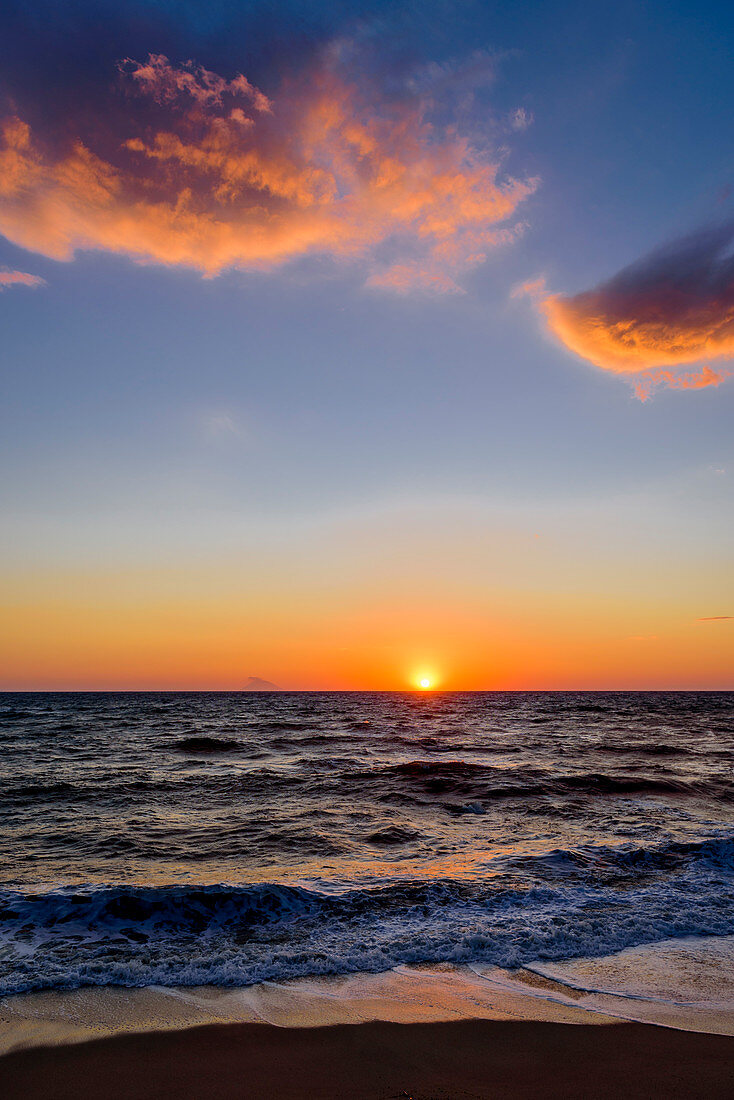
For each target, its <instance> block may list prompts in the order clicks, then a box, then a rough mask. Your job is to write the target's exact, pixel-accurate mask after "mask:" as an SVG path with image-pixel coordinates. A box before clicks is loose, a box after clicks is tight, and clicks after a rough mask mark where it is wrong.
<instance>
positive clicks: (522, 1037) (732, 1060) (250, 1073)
mask: <svg viewBox="0 0 734 1100" xmlns="http://www.w3.org/2000/svg"><path fill="white" fill-rule="evenodd" d="M0 1075H1V1079H2V1081H3V1086H2V1087H3V1095H4V1096H5V1097H6V1098H7V1100H21V1098H23V1100H36V1098H38V1100H41V1098H44V1100H67V1098H68V1100H80V1098H84V1097H89V1098H94V1097H100V1098H101V1097H105V1098H106V1100H117V1098H119V1100H129V1098H130V1097H136V1098H139V1100H144V1098H148V1097H150V1098H151V1100H152V1098H153V1097H203V1096H206V1097H210V1098H211V1100H218V1098H222V1100H225V1098H227V1100H228V1098H231V1097H247V1096H252V1097H263V1098H266V1097H273V1098H276V1097H277V1098H278V1100H288V1098H291V1097H292V1098H293V1100H296V1098H299V1100H302V1098H307V1097H308V1098H310V1097H313V1098H314V1100H316V1098H324V1100H326V1098H334V1097H352V1098H354V1100H362V1098H364V1100H372V1098H375V1100H377V1098H385V1100H387V1098H389V1097H413V1098H415V1100H428V1098H429V1097H430V1098H434V1097H435V1098H438V1097H441V1098H444V1097H446V1098H456V1100H459V1098H462V1100H463V1098H466V1100H469V1098H475V1097H497V1098H502V1100H510V1098H515V1097H517V1098H518V1100H520V1098H522V1100H530V1098H533V1097H538V1098H540V1097H543V1098H555V1097H557V1098H558V1100H561V1098H563V1100H568V1098H571V1097H591V1096H593V1097H599V1098H602V1097H610V1098H611V1097H621V1096H625V1097H639V1098H643V1097H644V1098H652V1097H661V1098H662V1097H666V1098H671V1097H687V1098H690V1097H701V1098H704V1097H706V1098H709V1100H710V1098H714V1097H730V1096H732V1094H734V1038H731V1037H729V1036H720V1035H705V1034H698V1033H691V1032H683V1031H678V1030H673V1029H670V1028H663V1027H654V1026H649V1025H644V1024H605V1025H601V1026H590V1025H580V1026H573V1025H570V1024H553V1023H545V1022H543V1023H540V1022H535V1021H534V1022H530V1021H523V1022H506V1021H487V1020H462V1021H457V1022H450V1023H432V1024H417V1023H416V1024H397V1023H385V1022H374V1023H365V1024H360V1025H357V1026H351V1025H348V1024H341V1025H337V1026H334V1027H324V1028H289V1029H283V1028H277V1027H273V1026H270V1025H266V1024H229V1025H221V1024H220V1025H209V1026H206V1027H198V1028H192V1029H187V1030H185V1031H173V1032H152V1033H147V1034H137V1035H120V1036H117V1037H115V1038H111V1039H103V1040H95V1041H92V1042H87V1043H83V1044H74V1045H67V1046H60V1047H45V1048H41V1049H34V1050H27V1051H19V1052H16V1053H14V1054H10V1055H7V1056H6V1057H5V1058H3V1059H2V1060H1V1061H0Z"/></svg>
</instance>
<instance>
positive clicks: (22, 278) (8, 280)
mask: <svg viewBox="0 0 734 1100" xmlns="http://www.w3.org/2000/svg"><path fill="white" fill-rule="evenodd" d="M45 285H46V280H45V279H42V278H41V276H40V275H29V274H28V272H27V271H10V270H9V269H8V268H0V290H7V289H8V287H9V286H30V287H39V286H45Z"/></svg>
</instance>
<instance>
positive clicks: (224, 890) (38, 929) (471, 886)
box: [0, 835, 734, 995]
mask: <svg viewBox="0 0 734 1100" xmlns="http://www.w3.org/2000/svg"><path fill="white" fill-rule="evenodd" d="M610 871H616V872H618V873H619V874H621V875H622V876H623V877H624V878H625V880H626V881H625V882H624V883H623V884H622V887H620V884H619V882H617V881H615V880H614V877H613V876H610V874H609V872H610ZM663 872H664V873H663ZM733 872H734V835H724V836H718V837H711V838H709V839H707V840H705V841H702V842H699V843H693V842H691V843H672V842H671V843H666V844H661V845H659V846H657V847H653V848H649V849H644V848H635V847H633V846H620V847H617V848H612V847H598V848H596V849H593V848H591V847H590V846H587V847H586V848H584V849H577V850H556V851H553V852H550V853H546V854H545V855H542V856H536V857H532V858H530V857H528V858H527V859H525V860H519V859H517V858H516V859H514V860H505V861H504V865H503V861H501V860H498V866H497V872H496V873H495V874H494V875H492V876H491V877H489V878H487V879H485V880H483V881H476V880H462V879H449V878H446V879H434V880H428V881H412V880H411V881H405V882H396V883H392V884H389V885H383V886H374V887H371V888H355V889H351V890H345V891H343V892H341V893H326V892H321V891H317V890H314V889H307V888H305V887H303V886H296V885H286V884H279V883H262V884H256V885H242V886H231V885H226V884H222V885H216V886H188V885H187V886H183V885H181V886H167V887H149V886H137V887H135V886H127V887H117V886H107V887H94V888H92V887H90V888H89V889H71V888H66V889H61V890H54V891H51V892H48V893H45V894H31V893H21V892H16V891H7V890H6V891H2V892H0V947H1V950H0V994H3V995H6V994H9V993H16V992H22V991H26V990H31V989H41V988H63V989H69V988H75V987H77V986H80V985H125V986H142V985H150V984H178V985H198V984H206V983H212V984H217V985H247V984H251V983H253V982H257V981H263V980H271V979H272V980H276V979H285V978H289V977H297V976H303V975H306V974H324V973H345V972H350V971H356V970H385V969H388V968H390V967H392V966H395V965H398V964H400V963H417V962H434V963H435V962H441V961H451V962H489V963H494V964H497V965H501V966H506V967H514V966H519V965H522V964H523V963H525V962H529V961H530V960H532V959H560V958H568V957H572V956H578V955H602V954H608V953H611V952H613V951H617V950H620V949H622V948H624V947H629V946H632V945H633V944H642V943H650V942H654V941H656V940H661V939H669V938H675V937H679V936H689V935H705V934H713V935H728V934H732V933H733V932H734V875H733Z"/></svg>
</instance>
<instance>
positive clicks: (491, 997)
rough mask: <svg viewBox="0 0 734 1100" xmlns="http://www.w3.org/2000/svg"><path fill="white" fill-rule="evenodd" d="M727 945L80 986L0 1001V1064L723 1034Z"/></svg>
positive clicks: (730, 1018) (730, 989) (727, 1011)
mask: <svg viewBox="0 0 734 1100" xmlns="http://www.w3.org/2000/svg"><path fill="white" fill-rule="evenodd" d="M733 957H734V937H706V938H702V937H697V938H696V937H694V938H688V939H681V940H667V941H661V942H658V943H656V944H651V945H645V946H640V947H635V948H627V949H625V950H624V951H621V952H618V953H617V954H615V955H608V956H601V957H596V958H594V957H587V958H579V959H569V960H565V961H560V962H557V963H551V962H541V961H540V960H539V961H537V962H536V963H534V964H528V965H527V966H525V967H520V968H518V969H515V970H506V969H503V968H501V967H498V966H492V965H489V964H480V963H477V964H471V965H468V964H465V965H458V964H453V963H443V964H432V965H428V964H426V965H414V966H398V967H394V968H393V969H391V970H386V971H382V972H378V973H366V972H353V973H348V974H343V975H333V976H320V977H317V976H313V977H304V978H294V979H290V980H284V981H268V982H261V983H259V984H257V985H250V986H243V987H239V988H238V987H229V988H227V987H221V986H211V985H210V986H206V985H204V986H148V987H144V988H126V987H121V986H99V987H95V986H86V987H82V988H79V989H76V990H69V991H61V990H46V991H41V992H35V993H23V994H16V995H13V996H7V997H5V998H0V1055H3V1054H7V1053H10V1052H12V1051H14V1050H20V1049H24V1048H32V1047H40V1046H48V1045H59V1044H69V1043H83V1042H88V1041H89V1040H93V1039H105V1038H111V1037H113V1036H116V1035H120V1034H130V1033H146V1032H164V1031H180V1030H183V1029H190V1028H195V1027H200V1026H205V1025H215V1024H220V1025H240V1024H242V1025H246V1024H256V1023H257V1024H268V1025H272V1026H275V1027H278V1028H323V1027H331V1026H336V1025H342V1024H351V1025H358V1024H364V1023H370V1022H380V1021H381V1022H388V1023H389V1022H392V1023H401V1024H413V1023H445V1022H451V1021H460V1020H477V1019H480V1020H494V1021H516V1022H517V1021H527V1022H533V1021H535V1022H547V1023H558V1024H573V1025H598V1024H605V1023H614V1022H619V1021H625V1022H634V1023H641V1024H654V1025H658V1026H663V1027H669V1028H674V1029H678V1030H681V1031H687V1032H698V1033H708V1034H719V1035H729V1036H734V970H732V965H731V964H732V958H733Z"/></svg>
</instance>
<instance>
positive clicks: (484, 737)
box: [0, 693, 734, 993]
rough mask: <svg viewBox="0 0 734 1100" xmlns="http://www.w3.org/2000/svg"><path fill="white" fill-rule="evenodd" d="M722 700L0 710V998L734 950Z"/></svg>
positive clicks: (154, 704)
mask: <svg viewBox="0 0 734 1100" xmlns="http://www.w3.org/2000/svg"><path fill="white" fill-rule="evenodd" d="M733 765H734V694H731V693H729V694H726V693H701V694H696V693H644V694H640V693H613V694H584V693H468V694H455V693H436V694H429V693H426V694H407V693H406V694H392V693H391V694H371V693H370V694H364V693H324V694H314V693H277V694H241V693H196V694H194V693H191V694H188V693H160V694H158V693H156V694H151V693H146V694H127V693H123V694H96V693H95V694H58V695H56V694H7V695H0V782H1V784H2V787H1V789H0V992H6V993H7V992H15V991H22V990H28V989H38V988H44V987H57V988H70V987H73V986H76V985H83V984H97V985H105V984H120V985H147V984H178V985H182V984H202V983H214V984H223V985H226V984H233V985H244V984H248V983H251V982H255V981H260V980H263V979H267V978H287V977H293V976H297V975H303V974H317V973H334V972H345V971H351V970H380V969H386V968H388V967H390V966H393V965H395V964H397V963H401V962H440V961H449V960H451V961H456V962H488V963H497V964H499V965H501V966H515V965H518V964H521V963H523V962H527V961H529V960H531V959H538V958H540V959H549V960H552V959H560V958H567V957H572V956H579V955H601V954H605V953H608V952H610V951H614V950H617V949H619V948H623V947H628V946H631V945H634V944H642V943H648V942H653V941H657V940H662V939H668V938H675V937H681V936H686V935H692V934H731V933H734V783H733V782H732V780H733V778H734V773H733V771H732V768H733Z"/></svg>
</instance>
